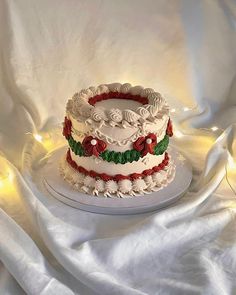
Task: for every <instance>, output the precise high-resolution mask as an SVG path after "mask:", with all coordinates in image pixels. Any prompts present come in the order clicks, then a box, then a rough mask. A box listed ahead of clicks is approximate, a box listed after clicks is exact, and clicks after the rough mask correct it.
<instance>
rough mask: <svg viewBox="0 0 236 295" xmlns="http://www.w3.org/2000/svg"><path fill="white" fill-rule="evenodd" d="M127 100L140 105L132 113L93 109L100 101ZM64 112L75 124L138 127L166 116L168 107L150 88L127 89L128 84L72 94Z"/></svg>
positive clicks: (89, 89)
mask: <svg viewBox="0 0 236 295" xmlns="http://www.w3.org/2000/svg"><path fill="white" fill-rule="evenodd" d="M112 98H116V99H117V98H119V99H122V98H124V99H131V100H135V101H138V102H140V103H141V104H143V105H141V106H139V107H137V109H136V110H129V109H125V110H120V109H118V108H113V109H110V110H106V109H105V108H103V107H98V106H96V102H97V101H102V100H104V99H112ZM66 108H67V112H68V113H69V114H70V115H72V117H73V118H74V119H76V120H77V121H79V122H85V123H87V124H91V125H96V126H103V125H106V126H120V127H123V128H126V127H127V126H135V127H137V126H140V125H142V124H143V123H144V122H148V121H149V122H155V121H156V120H159V119H161V118H162V117H163V116H164V115H169V106H168V105H167V103H166V101H165V100H164V98H163V97H162V96H161V94H160V93H158V92H155V91H154V90H153V89H151V88H143V87H142V86H133V87H132V86H131V84H129V83H125V84H120V83H113V84H106V85H99V86H98V87H89V88H88V89H83V90H81V91H80V92H79V93H76V94H75V95H74V96H73V98H72V99H69V100H68V102H67V107H66Z"/></svg>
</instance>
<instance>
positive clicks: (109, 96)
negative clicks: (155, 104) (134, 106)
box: [88, 92, 148, 106]
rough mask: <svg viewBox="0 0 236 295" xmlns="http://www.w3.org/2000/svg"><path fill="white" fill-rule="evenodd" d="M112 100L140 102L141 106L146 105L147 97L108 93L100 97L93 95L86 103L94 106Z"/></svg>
mask: <svg viewBox="0 0 236 295" xmlns="http://www.w3.org/2000/svg"><path fill="white" fill-rule="evenodd" d="M112 98H119V99H128V100H134V101H137V102H140V103H141V104H148V98H147V97H143V96H141V95H133V94H130V93H121V92H108V93H102V94H100V95H95V96H93V97H90V98H89V100H88V103H89V104H91V105H92V106H94V105H95V104H96V102H99V101H102V100H107V99H112Z"/></svg>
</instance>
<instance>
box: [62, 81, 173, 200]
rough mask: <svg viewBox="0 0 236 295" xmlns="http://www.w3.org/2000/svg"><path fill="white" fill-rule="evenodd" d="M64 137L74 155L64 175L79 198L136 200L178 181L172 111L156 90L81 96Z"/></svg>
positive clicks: (113, 87)
mask: <svg viewBox="0 0 236 295" xmlns="http://www.w3.org/2000/svg"><path fill="white" fill-rule="evenodd" d="M63 135H64V137H65V138H66V140H67V142H68V150H67V152H66V154H65V155H64V156H63V159H62V161H61V163H60V172H61V174H62V176H63V177H64V179H65V180H66V181H67V182H69V183H70V184H71V185H72V186H73V188H74V189H75V190H77V191H79V192H84V193H86V194H89V195H91V196H101V197H118V198H125V197H132V196H137V195H144V194H148V193H151V192H153V191H157V190H160V189H162V188H163V187H165V186H167V185H168V184H169V183H170V182H171V181H172V180H173V178H174V175H175V165H174V163H173V161H172V160H171V157H170V155H169V154H168V152H167V148H168V145H169V138H170V137H171V136H172V135H173V132H172V123H171V120H170V117H169V107H168V105H167V103H166V101H165V99H164V98H163V97H162V96H161V94H160V93H158V92H155V91H154V90H153V89H151V88H143V87H142V86H131V85H130V84H129V83H125V84H120V83H113V84H103V85H99V86H98V87H89V88H88V89H83V90H81V91H80V92H79V93H76V94H75V95H74V96H73V97H72V98H71V99H69V100H68V102H67V106H66V116H65V121H64V124H63Z"/></svg>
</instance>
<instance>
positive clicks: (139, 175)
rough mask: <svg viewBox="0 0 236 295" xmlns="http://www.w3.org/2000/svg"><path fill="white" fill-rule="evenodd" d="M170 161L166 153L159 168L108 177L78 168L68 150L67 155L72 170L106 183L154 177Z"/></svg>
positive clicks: (104, 174)
mask: <svg viewBox="0 0 236 295" xmlns="http://www.w3.org/2000/svg"><path fill="white" fill-rule="evenodd" d="M169 159H170V158H169V155H168V153H165V158H164V160H163V161H162V162H161V163H160V164H159V165H158V166H154V167H153V168H152V169H146V170H144V171H143V172H142V173H132V174H130V175H122V174H116V175H114V176H112V175H108V174H106V173H97V172H95V171H93V170H91V171H88V170H86V169H85V168H83V167H82V166H78V164H77V163H76V162H75V161H74V160H73V159H72V158H71V154H70V149H68V151H67V155H66V160H67V162H68V163H69V164H70V165H71V167H72V168H74V169H75V170H77V171H79V172H80V173H83V174H85V175H89V176H91V177H92V178H101V179H102V180H104V181H109V180H115V181H119V180H123V179H129V180H135V179H138V178H143V177H145V176H148V175H152V174H154V173H155V172H159V171H160V170H162V169H164V167H165V166H167V165H168V163H169Z"/></svg>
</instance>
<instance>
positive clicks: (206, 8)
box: [0, 0, 236, 295]
mask: <svg viewBox="0 0 236 295" xmlns="http://www.w3.org/2000/svg"><path fill="white" fill-rule="evenodd" d="M235 29H236V3H235V1H230V0H206V1H203V0H199V1H193V0H185V1H180V0H176V1H164V0H163V1H162V0H158V1H141V0H140V1H139V0H138V1H132V0H128V1H114V0H112V1H107V0H102V1H97V0H93V1H92V0H88V1H75V0H71V1H66V0H59V1H58V0H57V1H56V0H51V1H46V0H41V1H36V0H21V1H16V0H2V1H0V50H1V55H0V150H1V156H0V178H1V180H0V294H4V295H5V294H7V295H8V294H9V295H13V294H14V295H16V294H17V295H18V294H33V295H36V294H37V295H38V294H40V295H46V294H47V295H51V294H57V295H61V294H63V295H65V294H66V295H67V294H68V295H69V294H70V295H71V294H82V295H84V294H86V295H87V294H88V295H90V294H91V295H96V294H103V295H106V294H107V295H110V294H115V295H116V294H119V295H120V294H122V295H123V294H125V295H126V294H129V295H132V294H142V295H144V294H151V295H153V294H174V295H176V294H177V295H178V294H181V295H182V294H207V295H208V294H214V295H215V294H219V295H222V294H227V295H228V294H236V281H235V277H236V234H235V228H236V219H235V217H236V195H235V193H234V192H233V191H235V190H236V167H235V164H234V162H233V159H234V161H236V125H235V123H236V78H235V77H236V76H235V74H236V39H235ZM114 81H120V82H130V83H132V84H136V85H139V84H141V85H144V86H146V87H152V88H155V89H156V90H158V91H159V92H161V93H163V94H164V95H165V96H166V97H167V99H168V102H169V104H170V105H171V106H172V107H174V108H175V109H176V113H173V119H174V121H175V125H176V126H177V127H176V128H177V129H178V130H177V131H178V132H177V135H178V136H177V137H174V138H173V140H172V144H173V145H174V146H175V147H176V148H178V149H179V150H180V151H181V152H182V153H184V155H185V156H186V157H187V158H188V159H189V160H190V161H191V163H192V165H193V174H194V175H193V176H194V178H193V182H192V184H191V186H190V188H189V191H188V192H187V193H186V195H185V196H184V197H183V198H182V199H181V200H180V201H178V202H177V203H176V204H174V205H172V206H171V207H169V208H166V209H164V210H162V211H159V212H152V213H148V214H139V215H132V216H131V215H130V216H128V215H123V216H109V215H99V214H93V213H88V212H83V211H80V210H76V209H73V208H71V207H69V206H66V205H64V204H62V203H60V202H58V201H57V200H55V199H53V198H52V197H51V198H50V197H48V196H47V195H46V194H44V192H43V191H41V190H40V189H39V187H38V186H36V184H37V179H35V178H34V177H33V176H34V173H35V172H36V171H37V169H38V168H39V166H38V165H35V166H33V170H30V169H29V167H31V165H32V159H31V157H30V156H29V155H30V154H34V155H36V158H37V163H41V164H42V163H43V162H42V161H41V162H40V159H41V158H42V157H43V156H44V155H45V153H46V151H48V150H51V149H52V147H56V146H59V145H60V144H61V143H62V142H63V139H62V137H61V136H60V131H59V127H58V124H59V123H60V122H61V121H62V120H63V116H64V108H65V103H66V100H67V98H68V97H69V96H71V95H72V94H73V93H74V92H76V91H77V90H79V89H81V88H85V87H88V86H90V85H97V84H101V83H110V82H114ZM183 107H188V108H190V110H189V111H186V112H183V110H182V109H183ZM214 125H215V126H217V127H218V128H219V129H218V130H217V131H215V132H213V131H212V130H210V128H211V127H212V126H214ZM55 126H56V127H55ZM29 132H32V133H34V132H37V133H40V134H41V135H42V136H43V143H42V144H41V143H38V142H37V141H35V140H33V139H32V136H31V135H29V134H27V133H29ZM180 132H181V133H180ZM217 137H218V139H217ZM26 146H27V148H26ZM29 150H31V151H30V152H29ZM8 171H9V173H10V174H9V175H10V177H8V176H9V175H8ZM226 176H227V178H226Z"/></svg>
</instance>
